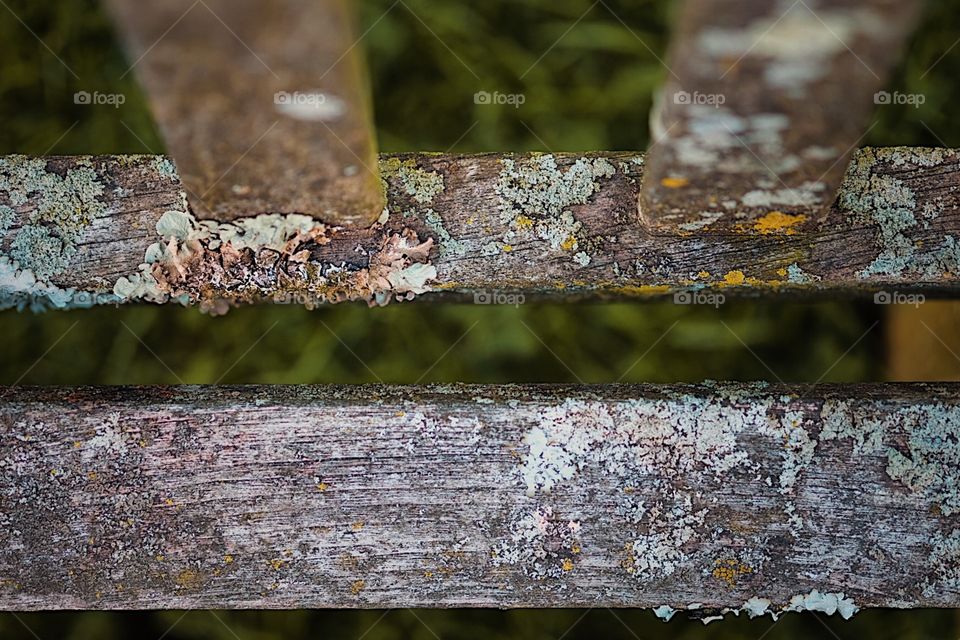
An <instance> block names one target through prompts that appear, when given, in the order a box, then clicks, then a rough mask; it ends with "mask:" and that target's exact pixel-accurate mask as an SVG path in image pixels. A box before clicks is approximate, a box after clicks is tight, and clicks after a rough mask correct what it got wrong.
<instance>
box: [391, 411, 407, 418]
mask: <svg viewBox="0 0 960 640" xmlns="http://www.w3.org/2000/svg"><path fill="white" fill-rule="evenodd" d="M393 415H394V417H396V418H402V417H403V416H405V415H407V412H406V411H397V412H396V413H395V414H393Z"/></svg>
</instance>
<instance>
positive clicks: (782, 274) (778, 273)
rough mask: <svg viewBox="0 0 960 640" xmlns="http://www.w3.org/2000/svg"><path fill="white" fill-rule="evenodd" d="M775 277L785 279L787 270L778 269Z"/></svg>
mask: <svg viewBox="0 0 960 640" xmlns="http://www.w3.org/2000/svg"><path fill="white" fill-rule="evenodd" d="M777 275H778V276H780V277H781V278H786V277H787V270H786V269H784V268H783V267H780V268H779V269H777Z"/></svg>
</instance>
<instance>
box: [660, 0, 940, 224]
mask: <svg viewBox="0 0 960 640" xmlns="http://www.w3.org/2000/svg"><path fill="white" fill-rule="evenodd" d="M922 4H923V3H922V2H921V1H920V0H807V1H805V2H769V1H767V0H749V1H747V0H687V1H686V2H684V3H683V11H682V12H681V14H680V18H679V20H678V23H677V25H676V26H675V32H674V36H673V39H672V41H671V50H670V53H669V55H668V56H667V65H668V68H669V71H670V74H669V76H668V77H667V82H666V84H665V86H664V87H663V89H662V95H661V96H660V97H659V100H658V106H657V108H656V109H655V110H654V113H653V114H652V116H651V121H652V129H653V134H654V136H653V138H654V142H653V144H652V145H651V148H650V157H649V161H648V166H649V171H648V173H647V175H646V180H645V183H644V192H643V207H642V209H643V215H644V216H645V218H646V219H647V221H648V222H650V223H651V224H657V225H660V226H662V227H664V228H665V229H670V228H673V229H686V230H695V229H697V228H700V227H702V226H704V225H705V224H709V225H712V226H715V227H716V226H720V225H726V226H729V227H733V226H736V225H741V224H754V223H756V222H757V221H759V220H764V217H765V216H768V215H770V212H772V211H776V212H778V214H779V215H775V216H773V217H772V218H770V219H768V220H767V221H766V224H768V225H769V226H772V227H774V228H776V226H778V225H783V224H786V223H791V224H797V225H800V226H803V224H804V223H809V224H810V225H811V226H815V225H816V224H818V223H819V222H820V221H821V220H822V218H823V216H824V215H825V214H826V213H827V212H828V210H829V207H830V205H831V203H832V202H833V200H834V197H835V196H836V193H837V190H838V188H839V187H840V182H841V180H842V179H843V175H844V170H845V169H846V167H847V164H848V162H849V160H850V157H851V154H852V153H853V152H854V151H855V149H856V148H857V147H858V146H859V143H860V142H861V141H862V139H863V137H864V135H865V134H866V132H867V130H868V125H869V123H870V122H869V121H870V115H871V113H872V112H873V110H874V108H875V103H883V102H884V101H887V102H889V101H891V100H892V99H893V98H894V97H896V99H897V100H900V99H901V98H904V99H906V98H908V97H907V96H902V94H900V93H898V92H895V93H886V92H884V93H877V92H879V91H881V90H883V89H884V87H885V82H886V79H887V77H888V75H889V71H890V69H891V68H892V67H893V65H894V64H895V63H896V62H897V60H898V57H899V54H900V52H901V51H902V50H903V47H904V44H905V41H906V39H907V37H908V36H909V34H910V33H911V31H912V29H913V25H914V24H915V22H916V19H917V17H918V15H919V13H920V9H921V7H922ZM784 215H786V216H790V217H788V218H784V217H783V216H784Z"/></svg>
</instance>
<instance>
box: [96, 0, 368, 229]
mask: <svg viewBox="0 0 960 640" xmlns="http://www.w3.org/2000/svg"><path fill="white" fill-rule="evenodd" d="M107 4H108V5H109V6H110V8H111V9H112V10H113V14H114V16H115V17H116V22H117V24H118V27H119V29H120V33H121V35H122V36H124V40H125V41H126V43H127V48H128V50H129V51H130V58H131V66H132V69H133V70H135V71H136V73H137V75H138V77H139V79H140V80H141V82H142V83H143V84H144V86H145V88H146V90H147V93H148V95H149V98H150V101H151V104H152V106H153V111H154V115H155V117H156V118H157V120H158V122H159V124H160V128H161V130H162V132H163V134H164V137H165V139H166V142H167V146H168V148H169V150H170V153H171V155H172V156H173V157H174V159H175V160H176V163H177V166H178V167H179V169H180V171H181V175H182V177H183V181H184V186H185V188H186V190H187V194H188V197H189V200H190V203H191V205H192V206H193V209H194V211H196V212H197V214H198V215H199V216H200V217H204V218H213V219H217V220H228V219H233V218H237V217H243V216H252V215H257V214H260V213H303V214H308V215H313V216H315V217H317V218H319V219H322V220H325V221H326V222H328V223H330V224H338V225H357V226H360V227H368V226H370V225H371V224H373V222H374V221H375V220H376V219H377V217H378V216H379V215H380V213H381V212H382V211H383V208H384V199H383V193H382V191H381V189H380V181H379V178H378V175H377V162H376V140H375V135H374V130H373V123H372V115H371V108H370V104H369V102H370V101H369V95H368V91H369V90H368V87H367V78H366V69H365V66H364V64H363V60H362V54H361V51H362V48H361V47H359V46H358V42H357V39H356V34H355V31H354V29H353V25H352V19H351V16H350V9H351V8H352V7H351V6H349V3H348V2H347V0H203V1H202V2H197V1H196V0H163V1H162V2H141V1H140V0H109V2H108V3H107Z"/></svg>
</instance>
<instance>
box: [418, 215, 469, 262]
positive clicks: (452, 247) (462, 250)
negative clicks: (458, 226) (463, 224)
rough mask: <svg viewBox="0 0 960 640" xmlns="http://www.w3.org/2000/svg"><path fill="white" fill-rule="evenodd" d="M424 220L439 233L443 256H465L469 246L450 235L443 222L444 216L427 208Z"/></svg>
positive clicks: (439, 243)
mask: <svg viewBox="0 0 960 640" xmlns="http://www.w3.org/2000/svg"><path fill="white" fill-rule="evenodd" d="M424 221H425V222H426V223H427V226H429V227H430V228H431V229H433V231H434V232H435V233H436V234H437V237H438V238H439V242H438V243H437V248H438V250H439V251H440V257H441V258H447V257H450V256H463V255H465V254H466V253H467V246H466V245H465V244H464V243H463V242H461V241H459V240H457V239H456V238H454V237H453V236H451V235H450V232H449V231H447V228H446V227H445V226H444V224H443V218H441V217H440V214H439V213H437V212H436V211H434V210H433V209H427V210H426V211H425V212H424Z"/></svg>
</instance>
